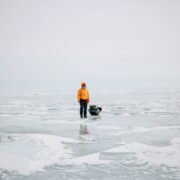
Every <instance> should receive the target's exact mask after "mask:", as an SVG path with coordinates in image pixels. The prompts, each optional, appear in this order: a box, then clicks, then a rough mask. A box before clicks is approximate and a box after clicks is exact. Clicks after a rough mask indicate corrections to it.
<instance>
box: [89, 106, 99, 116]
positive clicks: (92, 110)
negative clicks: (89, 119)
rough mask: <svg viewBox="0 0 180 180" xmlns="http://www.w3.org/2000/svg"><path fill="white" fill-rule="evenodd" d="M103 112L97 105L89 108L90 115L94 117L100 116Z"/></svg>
mask: <svg viewBox="0 0 180 180" xmlns="http://www.w3.org/2000/svg"><path fill="white" fill-rule="evenodd" d="M101 111H102V108H101V107H98V106H96V105H91V106H89V113H90V114H91V115H92V116H98V115H99V113H100V112H101Z"/></svg>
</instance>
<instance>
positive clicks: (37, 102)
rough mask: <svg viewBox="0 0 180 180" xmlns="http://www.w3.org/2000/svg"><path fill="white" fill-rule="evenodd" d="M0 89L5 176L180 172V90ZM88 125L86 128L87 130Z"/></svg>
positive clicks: (170, 175) (166, 175) (169, 175)
mask: <svg viewBox="0 0 180 180" xmlns="http://www.w3.org/2000/svg"><path fill="white" fill-rule="evenodd" d="M92 98H93V100H94V102H92V103H94V104H98V105H100V106H102V107H103V111H102V113H101V115H100V116H99V117H89V118H88V119H86V120H82V119H80V118H79V114H78V111H79V105H78V104H77V103H76V95H75V94H73V93H61V92H55V91H43V92H42V91H31V92H30V91H29V92H28V91H26V92H20V91H17V92H1V93H0V179H2V180H22V179H27V180H35V179H44V180H49V179H54V180H56V179H58V180H59V179H62V180H63V179H73V180H74V179H78V180H81V179H100V178H101V179H103V180H104V179H105V180H108V179H112V180H113V179H115V180H116V179H127V180H131V179H133V180H134V179H146V180H147V179H151V180H152V179H158V180H159V179H160V180H161V179H180V163H179V162H180V111H179V109H180V91H177V90H176V91H175V90H173V91H172V90H171V91H167V90H166V91H151V92H150V91H149V92H118V93H108V92H102V93H94V94H92ZM87 133H88V134H87Z"/></svg>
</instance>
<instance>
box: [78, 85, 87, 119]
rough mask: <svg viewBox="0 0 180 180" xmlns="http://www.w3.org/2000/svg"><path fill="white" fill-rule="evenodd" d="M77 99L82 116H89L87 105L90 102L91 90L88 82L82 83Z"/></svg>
mask: <svg viewBox="0 0 180 180" xmlns="http://www.w3.org/2000/svg"><path fill="white" fill-rule="evenodd" d="M77 99H78V102H79V104H80V117H81V118H83V117H84V118H87V106H88V103H89V91H88V89H87V88H86V83H85V82H82V83H81V88H80V89H79V90H78V93H77Z"/></svg>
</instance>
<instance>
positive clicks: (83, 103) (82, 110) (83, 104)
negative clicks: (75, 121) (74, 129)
mask: <svg viewBox="0 0 180 180" xmlns="http://www.w3.org/2000/svg"><path fill="white" fill-rule="evenodd" d="M87 105H88V102H87V101H86V100H83V99H81V100H80V116H81V118H82V117H83V115H84V117H85V118H86V117H87Z"/></svg>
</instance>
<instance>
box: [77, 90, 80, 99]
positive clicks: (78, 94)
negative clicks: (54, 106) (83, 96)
mask: <svg viewBox="0 0 180 180" xmlns="http://www.w3.org/2000/svg"><path fill="white" fill-rule="evenodd" d="M77 100H78V102H80V90H78V93H77Z"/></svg>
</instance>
